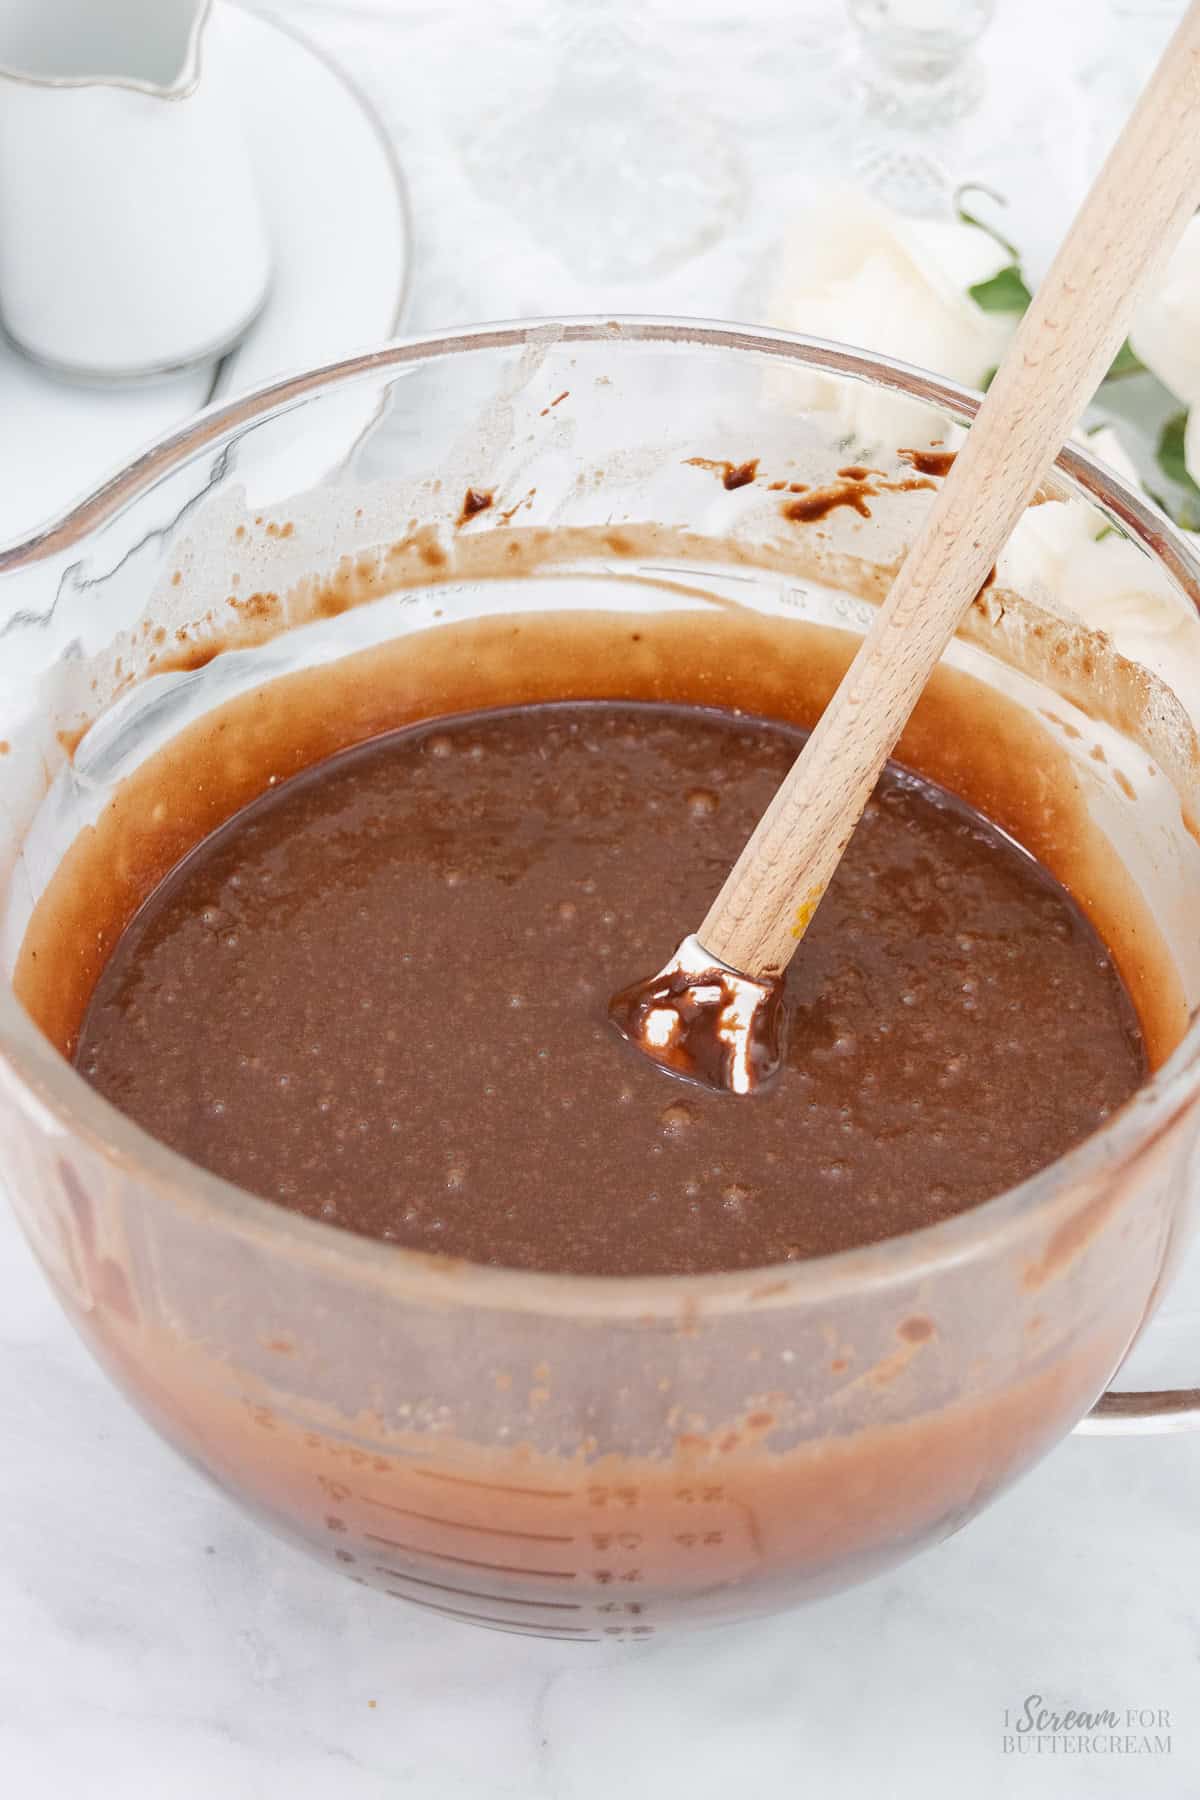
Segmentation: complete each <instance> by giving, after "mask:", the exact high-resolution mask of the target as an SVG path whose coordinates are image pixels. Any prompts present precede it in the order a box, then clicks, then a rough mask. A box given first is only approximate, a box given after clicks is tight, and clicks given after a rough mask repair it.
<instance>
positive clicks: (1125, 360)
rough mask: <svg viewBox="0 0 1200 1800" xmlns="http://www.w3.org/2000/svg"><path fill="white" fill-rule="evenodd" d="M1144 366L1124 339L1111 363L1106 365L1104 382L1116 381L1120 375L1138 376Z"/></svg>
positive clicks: (1128, 342) (1127, 340) (1131, 346)
mask: <svg viewBox="0 0 1200 1800" xmlns="http://www.w3.org/2000/svg"><path fill="white" fill-rule="evenodd" d="M1145 367H1146V365H1145V363H1144V362H1143V361H1142V359H1141V357H1140V356H1139V355H1138V354H1137V351H1136V350H1135V349H1134V347H1133V345H1132V344H1131V343H1130V341H1129V339H1128V338H1126V339H1125V342H1124V343H1123V344H1122V345H1121V348H1120V349H1119V350H1118V351H1117V354H1116V355H1115V356H1114V357H1113V359H1112V362H1111V363H1110V364H1109V365H1108V374H1107V375H1106V376H1105V377H1104V379H1105V381H1117V380H1119V379H1120V377H1121V376H1122V375H1140V374H1141V373H1142V372H1143V370H1144V369H1145Z"/></svg>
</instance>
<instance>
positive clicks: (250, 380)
mask: <svg viewBox="0 0 1200 1800" xmlns="http://www.w3.org/2000/svg"><path fill="white" fill-rule="evenodd" d="M206 57H207V60H208V68H209V71H210V73H211V74H212V76H213V77H214V78H216V79H218V80H220V81H223V82H228V83H229V85H230V89H231V92H232V95H233V96H234V99H233V104H235V105H236V107H237V111H238V116H239V117H240V119H241V123H242V129H243V131H244V132H245V134H246V139H247V143H248V146H249V149H250V154H251V156H252V158H253V160H254V165H255V171H256V175H257V179H258V183H259V191H260V194H261V196H262V203H263V212H264V214H265V216H266V219H267V222H268V226H269V228H270V230H271V233H272V237H273V251H274V269H273V276H272V284H271V290H270V293H269V295H268V298H267V303H266V305H265V307H264V308H263V311H262V313H261V314H260V315H259V317H258V319H257V320H256V322H255V324H254V325H253V326H252V328H251V329H250V331H249V332H248V333H247V334H246V336H245V338H243V340H242V342H241V343H240V344H239V345H238V347H237V349H236V350H233V351H231V352H230V353H229V355H228V356H226V357H224V358H223V359H222V360H221V361H220V362H219V363H217V364H216V365H214V366H212V367H210V368H207V369H199V370H192V371H190V372H189V373H187V374H186V375H180V376H173V377H172V378H171V379H170V380H167V381H163V382H159V383H158V384H156V385H154V386H147V387H140V388H139V387H122V388H97V387H73V386H70V385H68V384H67V383H66V382H63V381H60V380H59V379H57V378H56V377H54V376H52V375H49V374H47V373H46V372H44V371H43V370H41V369H39V368H36V367H35V366H34V365H33V364H32V363H30V362H28V361H27V360H26V359H25V358H24V357H22V356H21V355H20V354H19V353H18V352H17V351H16V350H14V349H13V347H12V346H11V345H10V344H8V343H7V342H6V341H4V339H3V338H0V544H9V543H15V542H17V541H19V540H20V539H23V538H24V537H26V536H27V535H29V534H30V533H31V532H32V531H33V529H34V528H35V527H37V526H38V525H40V524H42V523H43V522H44V521H45V520H48V519H51V518H53V517H55V516H56V515H57V514H59V513H61V512H62V511H64V510H65V509H66V508H67V507H68V506H69V505H70V504H71V503H72V502H73V501H74V500H76V499H79V498H80V497H81V496H82V495H84V494H86V493H88V492H89V491H90V490H91V489H92V488H93V487H95V486H96V485H97V483H98V482H99V481H101V480H102V479H103V478H104V477H105V476H106V475H108V474H110V473H111V472H112V471H113V470H115V469H117V468H120V467H121V466H122V465H123V464H124V463H126V462H128V461H129V460H130V459H131V458H132V457H133V456H134V455H136V454H137V452H138V451H139V450H140V449H141V448H142V447H143V446H144V445H145V444H147V443H149V442H151V441H152V440H153V439H154V438H156V437H158V436H160V435H161V434H162V433H163V432H166V431H169V430H170V429H172V427H174V426H177V425H179V424H181V423H182V422H183V421H184V420H185V419H187V418H188V417H189V416H190V415H191V414H192V413H194V412H196V411H197V410H198V409H199V408H200V407H202V406H204V405H205V404H206V403H207V402H208V401H209V400H212V399H225V398H227V397H228V396H229V395H230V394H232V393H234V392H237V391H238V390H242V389H245V388H250V387H256V386H258V385H259V383H261V382H264V381H269V380H272V379H273V378H274V377H276V376H278V375H281V374H283V373H285V372H287V371H289V370H294V369H300V368H303V367H306V366H311V365H314V364H317V363H323V362H328V361H331V360H334V359H336V358H337V357H340V356H345V355H348V354H350V353H351V352H352V351H355V350H359V349H363V348H366V347H368V346H370V345H372V344H376V343H379V342H381V341H382V340H384V339H386V338H389V337H392V336H394V335H395V333H396V331H397V329H398V328H399V325H400V320H401V317H402V315H403V311H404V305H405V301H406V299H407V294H408V279H409V271H410V267H411V230H410V225H409V215H408V198H407V191H406V188H405V183H404V177H403V175H402V173H401V171H400V167H399V164H398V162H397V160H396V156H395V152H394V150H393V148H392V146H391V144H390V142H389V140H388V138H387V137H386V135H385V133H384V131H383V128H382V126H381V124H380V122H379V120H378V119H377V118H376V116H375V114H374V113H373V112H372V110H371V108H370V106H369V105H368V103H367V102H366V101H365V100H364V98H363V96H362V95H361V94H360V93H359V92H358V91H357V90H356V89H355V88H354V87H353V86H352V85H351V84H350V82H349V81H348V80H347V79H346V77H345V76H344V75H343V74H342V72H341V70H340V69H338V68H337V67H335V65H334V64H333V63H331V62H329V61H327V60H326V58H325V56H324V54H323V53H322V52H321V51H319V50H318V49H316V48H315V47H314V45H313V44H311V43H310V42H309V41H308V40H307V39H305V38H303V37H301V36H300V35H299V34H298V33H297V32H296V31H294V30H293V29H292V27H291V26H290V25H285V24H283V23H282V22H281V21H280V20H278V19H273V18H267V17H265V16H264V15H262V14H260V13H254V12H250V11H248V10H247V9H246V8H244V7H242V6H240V5H237V4H234V0H217V4H216V5H215V7H214V9H213V17H212V23H211V25H210V36H209V39H208V42H207V45H206Z"/></svg>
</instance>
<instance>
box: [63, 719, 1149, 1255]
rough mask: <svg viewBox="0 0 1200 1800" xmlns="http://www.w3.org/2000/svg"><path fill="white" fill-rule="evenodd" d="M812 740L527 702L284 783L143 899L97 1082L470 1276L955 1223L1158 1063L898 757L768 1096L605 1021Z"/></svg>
mask: <svg viewBox="0 0 1200 1800" xmlns="http://www.w3.org/2000/svg"><path fill="white" fill-rule="evenodd" d="M802 741H803V733H801V732H800V731H798V730H796V729H794V728H792V727H789V726H783V725H777V724H767V723H764V722H761V721H757V720H752V719H747V718H743V717H737V716H734V715H732V714H729V713H722V712H717V711H709V710H705V709H702V708H699V707H684V706H667V705H658V704H637V703H604V702H596V703H564V704H558V705H550V704H545V705H531V706H525V707H518V708H513V709H511V710H502V711H491V712H486V713H478V714H475V715H469V716H460V717H455V718H450V719H444V720H441V721H437V722H434V723H431V724H427V725H421V726H418V727H414V728H411V729H408V730H404V731H399V732H395V733H393V734H391V735H389V736H387V737H384V738H381V739H377V740H376V741H374V742H372V743H369V744H366V745H364V746H361V747H359V748H357V749H353V750H350V751H347V752H344V753H343V754H341V755H339V756H337V757H335V758H332V759H330V760H328V761H326V762H324V763H322V764H319V765H317V766H315V767H314V768H312V769H310V770H309V771H307V772H306V773H304V774H302V775H300V776H297V777H296V778H294V779H292V780H290V781H288V782H285V783H283V784H282V785H280V786H279V787H277V788H275V789H274V790H273V791H271V792H270V793H268V794H267V795H265V796H263V797H262V798H261V799H259V800H257V801H256V802H254V804H252V805H251V806H249V807H248V808H246V809H245V810H244V811H243V812H242V813H240V814H238V815H237V816H236V817H234V818H233V819H232V820H231V821H230V822H229V823H228V824H227V825H225V826H224V827H222V828H221V829H220V830H219V831H217V832H216V833H214V834H213V835H212V836H211V837H210V838H208V839H207V840H206V841H205V842H204V843H203V844H202V845H201V846H200V847H199V848H198V849H197V850H196V851H194V852H193V853H192V855H191V856H190V857H188V858H187V859H186V861H185V862H184V863H183V864H181V865H180V866H179V868H178V869H177V870H175V872H174V873H173V874H172V875H170V876H169V877H168V879H167V880H166V881H165V882H164V883H163V884H162V885H161V886H160V887H159V889H158V890H157V891H156V892H155V893H154V894H153V895H152V896H151V897H150V899H149V900H148V901H147V903H146V904H145V906H144V907H143V908H142V910H141V912H140V913H139V914H138V916H137V917H136V919H135V920H134V921H133V923H132V924H131V925H130V927H129V928H128V929H127V930H126V932H125V934H124V936H123V937H122V938H121V940H120V942H119V944H118V946H117V948H116V950H115V952H114V954H113V955H112V957H111V959H110V961H109V962H108V964H107V966H106V968H105V969H104V971H103V973H102V975H101V977H100V980H99V982H98V984H97V986H96V988H95V991H94V994H93V997H92V1000H91V1004H90V1007H89V1009H88V1012H87V1015H86V1018H85V1020H84V1023H83V1028H82V1031H81V1033H80V1037H79V1042H78V1046H77V1051H76V1060H77V1063H78V1066H79V1068H80V1069H81V1070H82V1071H83V1073H84V1074H85V1075H86V1076H87V1078H88V1079H89V1080H90V1081H92V1082H93V1083H94V1084H95V1085H96V1086H97V1087H98V1088H99V1089H100V1090H101V1091H102V1092H103V1093H104V1094H106V1095H107V1096H108V1098H109V1099H111V1100H112V1101H113V1102H114V1103H115V1104H116V1105H118V1106H119V1107H121V1108H122V1109H123V1110H124V1111H126V1112H127V1113H129V1114H130V1115H131V1116H132V1117H133V1118H134V1119H136V1120H137V1121H138V1122H139V1123H140V1124H142V1125H143V1126H144V1127H145V1128H146V1129H147V1130H149V1131H151V1132H153V1133H154V1134H155V1135H156V1136H158V1137H160V1138H162V1139H163V1140H164V1141H166V1142H167V1143H168V1144H170V1145H172V1146H173V1147H174V1148H175V1149H177V1150H179V1151H181V1152H182V1153H183V1154H184V1155H186V1156H189V1157H191V1158H192V1159H194V1160H195V1161H197V1162H199V1163H202V1164H204V1165H206V1166H207V1167H209V1168H211V1169H213V1170H215V1171H217V1172H218V1173H220V1174H222V1175H224V1176H227V1177H229V1178H230V1179H231V1180H234V1181H236V1182H239V1183H241V1184H242V1185H243V1186H245V1187H248V1188H250V1189H252V1190H254V1191H255V1192H257V1193H260V1194H263V1195H265V1196H267V1197H269V1198H270V1199H272V1200H276V1201H278V1202H279V1203H281V1204H282V1205H285V1206H288V1207H292V1208H294V1209H296V1210H298V1211H301V1212H305V1213H309V1214H311V1215H312V1216H314V1217H318V1218H322V1219H326V1220H330V1221H333V1222H335V1223H337V1224H339V1225H342V1226H344V1227H346V1228H348V1229H350V1230H354V1231H358V1232H362V1233H366V1234H368V1235H371V1236H375V1237H379V1238H384V1239H387V1240H389V1241H393V1242H396V1243H399V1244H405V1245H410V1246H413V1247H416V1248H420V1249H425V1250H438V1251H443V1252H447V1253H451V1254H454V1255H458V1256H464V1257H468V1258H471V1259H473V1260H476V1261H482V1262H492V1263H497V1264H502V1265H510V1266H520V1267H527V1268H539V1269H549V1270H573V1271H579V1272H595V1273H607V1274H631V1273H648V1272H659V1271H666V1272H682V1271H700V1270H714V1269H733V1268H738V1267H746V1266H753V1265H761V1264H767V1263H772V1262H778V1261H784V1260H789V1259H797V1258H803V1257H809V1256H815V1255H820V1254H823V1253H825V1252H828V1251H834V1250H838V1249H843V1248H846V1247H849V1246H852V1245H857V1244H864V1243H869V1242H872V1241H874V1240H877V1239H880V1238H884V1237H888V1236H890V1235H893V1234H895V1233H899V1232H904V1231H908V1230H911V1229H913V1228H914V1227H917V1226H920V1225H923V1224H927V1223H929V1222H931V1221H933V1220H936V1219H940V1218H944V1217H946V1216H948V1215H950V1214H953V1213H957V1212H961V1211H963V1210H964V1209H965V1208H968V1207H970V1206H973V1205H975V1204H977V1203H978V1202H980V1201H981V1200H984V1199H986V1198H987V1197H988V1196H990V1195H992V1194H995V1193H997V1192H998V1191H1000V1190H1001V1189H1003V1188H1005V1187H1008V1186H1010V1185H1011V1184H1013V1183H1014V1182H1017V1181H1020V1180H1021V1179H1022V1178H1023V1177H1025V1176H1027V1175H1029V1174H1031V1173H1032V1172H1033V1171H1035V1170H1036V1169H1038V1168H1040V1167H1042V1166H1043V1165H1045V1164H1046V1163H1048V1162H1050V1161H1051V1160H1053V1159H1054V1158H1055V1157H1057V1156H1059V1155H1060V1154H1061V1153H1062V1152H1063V1151H1064V1150H1066V1149H1067V1148H1069V1147H1070V1146H1071V1145H1072V1144H1074V1143H1075V1142H1077V1141H1078V1140H1079V1139H1080V1138H1082V1137H1083V1136H1085V1135H1086V1134H1087V1133H1088V1132H1090V1131H1091V1130H1093V1129H1094V1128H1095V1127H1096V1126H1097V1125H1098V1124H1099V1123H1100V1121H1101V1120H1102V1119H1103V1118H1105V1116H1106V1115H1107V1114H1108V1113H1109V1112H1111V1111H1112V1110H1113V1109H1114V1108H1115V1107H1117V1106H1119V1105H1120V1104H1121V1103H1122V1102H1123V1101H1124V1100H1125V1099H1126V1098H1127V1097H1128V1096H1129V1095H1130V1093H1131V1092H1132V1091H1133V1089H1134V1088H1135V1087H1136V1086H1137V1084H1138V1083H1139V1081H1140V1080H1141V1079H1142V1078H1143V1076H1144V1074H1145V1073H1146V1067H1147V1063H1146V1055H1145V1050H1144V1047H1143V1044H1142V1039H1141V1034H1140V1032H1139V1028H1138V1023H1137V1019H1136V1016H1135V1014H1134V1010H1133V1006H1132V1004H1131V1002H1130V1000H1129V998H1128V996H1127V994H1126V992H1125V990H1124V988H1123V987H1122V985H1121V982H1120V980H1119V978H1118V976H1117V974H1116V972H1115V970H1114V968H1113V966H1112V964H1111V961H1110V959H1109V957H1108V956H1107V954H1106V952H1105V950H1104V947H1103V945H1102V944H1101V942H1100V939H1099V938H1098V937H1097V935H1096V933H1095V931H1094V930H1093V928H1092V927H1091V925H1090V924H1089V923H1088V922H1087V920H1086V919H1085V918H1084V916H1083V915H1082V913H1081V912H1080V910H1079V909H1078V907H1077V906H1076V905H1075V904H1074V903H1073V902H1072V900H1071V899H1070V898H1069V896H1068V895H1067V893H1066V892H1065V890H1064V889H1063V888H1062V887H1060V886H1059V885H1058V883H1057V882H1056V881H1055V880H1054V879H1053V878H1052V877H1051V876H1050V875H1049V874H1048V873H1046V872H1045V871H1044V870H1043V869H1042V868H1041V867H1039V865H1038V864H1036V863H1035V862H1034V861H1032V860H1031V859H1030V858H1029V857H1028V856H1026V855H1025V854H1024V852H1023V851H1022V850H1020V849H1019V848H1018V847H1017V846H1016V845H1014V844H1013V843H1012V842H1011V841H1010V840H1009V839H1007V838H1006V837H1005V836H1004V835H1003V834H1002V833H1001V832H1000V831H998V830H997V829H995V828H994V827H992V826H991V825H989V824H988V823H986V822H985V821H984V820H983V819H982V818H981V817H980V816H979V815H978V814H977V813H975V812H973V811H972V810H971V809H970V808H969V807H968V806H966V805H965V804H964V803H963V802H961V801H959V800H957V799H954V798H953V797H951V796H949V795H948V794H946V793H945V792H943V791H941V790H940V789H938V788H936V787H934V786H932V785H931V784H928V783H926V782H923V781H921V780H919V779H918V778H916V777H915V776H913V775H910V774H908V773H905V772H904V771H902V770H900V769H898V768H894V767H891V768H889V770H888V771H887V773H886V774H885V776H884V778H883V780H882V781H881V783H880V786H879V788H878V790H877V792H876V795H875V798H874V800H873V801H872V803H871V804H870V806H869V807H868V809H867V812H866V815H865V817H864V819H863V822H862V825H861V827H860V828H859V830H858V832H857V834H856V836H855V838H854V840H853V842H852V844H851V846H850V850H849V852H848V854H847V856H846V858H845V861H844V862H843V864H842V867H841V869H840V870H839V872H838V875H837V877H836V878H835V880H834V883H833V885H832V887H831V889H830V891H829V893H828V895H827V897H826V899H825V901H824V903H823V905H822V907H821V909H820V911H819V913H818V915H817V917H816V919H815V921H814V923H813V925H812V926H811V927H810V929H809V931H808V933H807V935H806V938H805V941H804V944H803V947H802V949H801V952H800V954H799V955H798V956H797V958H796V960H795V962H794V963H793V965H792V968H791V970H790V973H789V976H788V987H787V1005H788V1011H789V1014H790V1047H789V1050H788V1055H787V1061H786V1065H785V1067H784V1069H783V1071H782V1073H781V1075H780V1077H779V1079H778V1080H777V1081H776V1082H775V1083H774V1085H773V1086H772V1087H771V1089H770V1090H769V1091H766V1092H763V1093H760V1094H756V1095H755V1096H753V1097H752V1098H749V1099H738V1098H734V1097H731V1096H728V1095H720V1094H715V1093H708V1092H704V1091H702V1090H700V1089H698V1088H696V1087H694V1086H691V1085H687V1084H684V1083H681V1082H678V1081H675V1080H673V1079H672V1078H671V1077H670V1076H668V1075H665V1074H664V1073H663V1072H662V1071H660V1070H659V1069H657V1068H655V1067H653V1066H652V1065H651V1064H650V1063H649V1062H647V1060H646V1059H645V1058H644V1057H643V1056H641V1055H640V1054H639V1053H638V1052H637V1051H636V1050H634V1049H633V1048H631V1047H630V1046H629V1045H627V1044H625V1043H623V1042H622V1041H621V1040H620V1038H619V1037H618V1036H617V1034H616V1033H615V1031H614V1030H613V1028H612V1026H611V1025H610V1023H609V1022H608V1019H607V1016H606V1015H607V1008H608V1003H609V999H610V996H611V995H612V993H613V992H614V990H615V989H617V988H619V987H621V986H623V985H624V984H625V983H626V982H628V981H630V980H632V979H634V978H635V977H637V976H638V975H639V974H644V972H645V970H646V969H647V968H653V967H656V966H657V965H658V964H660V963H661V962H662V961H663V959H664V958H665V956H666V955H667V954H668V953H669V952H670V951H671V950H672V949H673V947H674V946H675V944H676V943H677V942H678V939H679V937H680V935H681V933H682V932H683V931H684V930H686V929H687V928H689V927H690V926H692V925H694V923H695V921H696V920H697V919H699V918H700V917H701V916H702V914H703V912H704V910H705V908H706V907H707V904H708V902H709V901H710V900H711V898H712V895H713V893H714V892H715V891H716V889H717V887H718V886H719V885H720V882H721V879H722V877H723V875H724V873H725V871H726V869H727V868H728V866H729V864H730V863H731V862H732V860H733V859H734V857H735V855H736V854H737V852H738V850H739V849H740V848H741V845H742V843H743V842H744V840H745V838H746V837H747V835H748V834H749V832H750V830H751V828H752V827H753V825H754V823H755V821H756V820H757V818H758V816H759V814H760V813H761V811H762V810H763V808H764V806H765V805H766V803H767V801H768V799H769V798H770V796H771V794H772V792H773V791H774V788H775V787H776V785H777V784H778V782H779V781H780V780H781V778H782V777H783V775H784V773H785V772H786V770H787V768H788V767H789V765H790V763H791V761H792V759H793V758H794V756H795V755H796V753H797V750H798V749H799V747H800V744H801V742H802Z"/></svg>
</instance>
